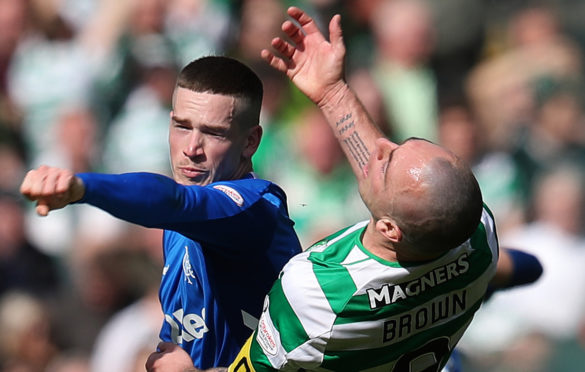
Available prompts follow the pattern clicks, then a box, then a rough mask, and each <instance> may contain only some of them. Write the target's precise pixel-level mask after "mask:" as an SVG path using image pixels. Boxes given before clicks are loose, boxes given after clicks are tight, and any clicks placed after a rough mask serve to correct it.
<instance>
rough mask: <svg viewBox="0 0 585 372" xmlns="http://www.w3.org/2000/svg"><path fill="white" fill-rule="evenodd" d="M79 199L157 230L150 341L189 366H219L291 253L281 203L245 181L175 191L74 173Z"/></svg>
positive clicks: (141, 179) (124, 177)
mask: <svg viewBox="0 0 585 372" xmlns="http://www.w3.org/2000/svg"><path fill="white" fill-rule="evenodd" d="M78 176H79V177H80V178H81V179H82V180H83V182H84V184H85V187H86V193H85V195H84V198H83V199H82V200H80V202H83V203H88V204H91V205H94V206H96V207H98V208H101V209H103V210H105V211H107V212H109V213H110V214H112V215H114V216H116V217H118V218H121V219H123V220H126V221H129V222H133V223H136V224H139V225H142V226H146V227H154V228H162V229H164V230H165V231H164V237H163V251H164V269H163V274H162V280H161V286H160V291H159V296H160V301H161V306H162V310H163V312H164V317H165V320H164V322H163V325H162V328H161V332H160V338H161V340H163V341H170V342H174V343H176V344H179V345H181V346H182V347H183V348H184V349H185V350H186V351H187V352H188V353H189V354H190V355H191V358H192V359H193V362H194V365H195V366H196V367H198V368H202V369H206V368H211V367H214V366H226V365H228V364H229V363H231V361H232V360H233V359H234V358H235V357H236V355H237V353H238V351H239V350H240V348H241V347H242V345H243V344H244V342H245V341H246V339H247V338H248V337H249V336H250V334H251V333H252V330H253V329H254V327H255V323H256V321H257V319H258V318H259V316H260V314H261V311H262V303H263V299H264V296H265V295H266V293H268V291H269V289H270V287H271V286H272V283H273V282H274V280H275V279H276V277H277V275H278V273H279V272H280V270H281V268H282V267H283V266H284V264H285V263H286V262H287V261H288V260H289V259H290V258H291V257H292V256H293V255H295V254H297V253H299V252H300V251H301V248H300V243H299V240H298V238H297V236H296V234H295V232H294V229H293V222H292V221H291V219H290V218H289V216H288V211H287V206H286V196H285V194H284V192H283V191H282V190H281V189H280V188H279V187H278V186H277V185H275V184H273V183H271V182H269V181H266V180H261V179H257V178H254V177H253V175H252V174H249V175H248V176H247V177H246V178H244V179H239V180H233V181H222V182H216V183H212V184H209V185H207V186H184V185H180V184H177V183H176V182H175V181H173V180H172V179H170V178H168V177H165V176H161V175H156V174H151V173H128V174H121V175H105V174H96V173H82V174H79V175H78Z"/></svg>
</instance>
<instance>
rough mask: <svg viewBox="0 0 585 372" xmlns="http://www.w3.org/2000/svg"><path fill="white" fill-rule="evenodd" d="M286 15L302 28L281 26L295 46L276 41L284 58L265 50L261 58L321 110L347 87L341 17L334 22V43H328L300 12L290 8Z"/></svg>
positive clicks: (286, 23) (333, 19)
mask: <svg viewBox="0 0 585 372" xmlns="http://www.w3.org/2000/svg"><path fill="white" fill-rule="evenodd" d="M287 13H288V15H289V16H291V17H292V18H293V19H295V20H296V21H297V22H298V23H299V24H300V25H301V28H299V27H298V26H297V25H296V24H294V23H293V22H291V21H289V20H287V21H285V22H284V23H283V24H282V30H283V31H284V32H285V34H286V35H287V36H288V37H289V38H290V40H291V41H292V42H293V43H294V45H293V44H290V43H288V42H286V41H284V40H283V39H281V38H279V37H277V38H274V39H273V40H272V47H273V48H274V49H275V50H276V51H278V52H279V53H280V54H281V56H282V57H277V56H275V55H274V54H273V53H272V52H270V51H269V50H268V49H263V50H262V51H261V56H262V58H263V59H264V60H266V62H268V63H269V64H270V65H271V66H272V67H274V68H275V69H277V70H279V71H281V72H283V73H285V74H286V75H287V76H288V77H289V79H290V80H291V81H292V82H293V83H294V84H295V85H296V86H297V87H298V88H299V89H300V90H301V92H303V93H304V94H305V95H306V96H307V97H309V99H311V100H312V101H313V102H314V103H316V104H317V105H318V106H322V105H324V104H326V103H327V101H328V100H331V99H332V97H333V96H335V94H336V93H337V91H338V90H340V89H342V88H343V87H345V81H344V58H345V45H344V43H343V37H342V31H341V25H340V20H341V16H340V15H335V16H334V17H333V18H331V21H330V23H329V35H330V39H331V42H328V41H327V40H326V39H325V37H324V36H323V34H322V33H321V31H319V28H318V27H317V25H316V24H315V21H314V20H313V19H312V18H311V17H309V16H308V15H307V14H306V13H305V12H303V11H302V10H301V9H299V8H296V7H290V8H288V10H287Z"/></svg>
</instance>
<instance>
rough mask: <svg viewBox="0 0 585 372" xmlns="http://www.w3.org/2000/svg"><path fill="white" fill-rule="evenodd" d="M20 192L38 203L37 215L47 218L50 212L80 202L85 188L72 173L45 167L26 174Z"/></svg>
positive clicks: (66, 170)
mask: <svg viewBox="0 0 585 372" xmlns="http://www.w3.org/2000/svg"><path fill="white" fill-rule="evenodd" d="M20 192H21V193H22V194H23V195H24V196H25V197H27V198H28V199H29V200H32V201H36V202H37V206H36V211H37V213H38V214H39V215H41V216H46V215H47V214H49V211H52V210H54V209H59V208H63V207H64V206H66V205H67V204H70V203H74V202H76V201H78V200H80V199H81V198H82V197H83V195H84V193H85V186H84V185H83V182H82V181H81V179H80V178H79V177H76V176H75V174H73V172H72V171H70V170H68V169H61V168H54V167H48V166H46V165H43V166H40V167H39V168H37V169H33V170H30V171H29V172H28V173H27V174H26V176H25V177H24V180H23V181H22V184H21V185H20Z"/></svg>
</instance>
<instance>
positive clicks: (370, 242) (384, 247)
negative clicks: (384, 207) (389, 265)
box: [362, 219, 398, 262]
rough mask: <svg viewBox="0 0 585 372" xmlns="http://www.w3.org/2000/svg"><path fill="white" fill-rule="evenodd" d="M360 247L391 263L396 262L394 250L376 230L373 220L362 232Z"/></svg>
mask: <svg viewBox="0 0 585 372" xmlns="http://www.w3.org/2000/svg"><path fill="white" fill-rule="evenodd" d="M362 245H363V246H364V248H365V249H367V250H368V251H369V252H370V253H372V254H374V255H376V256H378V257H380V258H382V259H384V260H386V261H391V262H397V261H398V256H397V252H396V249H395V247H394V245H393V244H392V242H391V241H389V240H388V239H385V238H384V237H383V236H382V234H380V233H379V232H378V231H377V230H376V224H375V223H374V220H373V219H370V223H369V224H368V226H367V227H366V230H365V231H364V235H363V236H362Z"/></svg>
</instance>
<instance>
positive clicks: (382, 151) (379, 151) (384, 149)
mask: <svg viewBox="0 0 585 372" xmlns="http://www.w3.org/2000/svg"><path fill="white" fill-rule="evenodd" d="M397 147H398V145H397V144H395V143H394V142H392V141H390V140H389V139H387V138H378V139H377V140H376V148H375V153H374V155H375V156H376V159H377V160H382V159H384V158H385V157H386V154H388V153H389V152H391V151H392V150H394V149H395V148H397Z"/></svg>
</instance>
